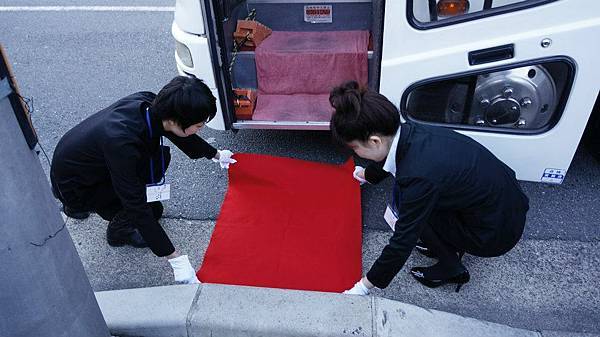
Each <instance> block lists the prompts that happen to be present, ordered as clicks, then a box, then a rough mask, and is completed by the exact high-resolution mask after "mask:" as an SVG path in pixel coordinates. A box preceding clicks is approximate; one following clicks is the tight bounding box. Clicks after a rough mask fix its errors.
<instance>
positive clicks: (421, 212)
mask: <svg viewBox="0 0 600 337" xmlns="http://www.w3.org/2000/svg"><path fill="white" fill-rule="evenodd" d="M402 180H403V181H402V182H398V181H396V182H395V183H396V184H399V185H400V186H399V187H400V189H399V193H398V194H399V195H398V197H397V198H398V200H399V203H398V212H399V214H398V221H397V222H396V227H395V230H394V235H393V236H392V237H391V238H390V241H389V243H388V244H387V245H386V246H385V247H384V248H383V251H382V252H381V255H380V256H379V258H377V260H376V261H375V263H373V266H371V269H370V270H369V272H368V273H367V279H368V280H369V281H371V283H373V285H375V286H376V287H377V288H382V289H383V288H385V287H387V286H388V285H389V284H390V282H391V281H392V279H393V278H394V277H395V276H396V274H398V272H399V271H400V269H402V267H403V266H404V263H406V260H407V259H408V257H409V256H410V253H411V251H412V250H413V248H414V247H415V245H416V244H417V240H418V238H419V236H420V235H421V232H422V230H423V225H424V224H425V223H426V221H427V220H428V218H429V216H430V215H431V212H432V210H433V208H434V206H435V203H436V201H437V199H438V190H437V188H436V186H435V185H434V184H433V183H432V182H430V181H428V180H425V179H422V178H410V179H402Z"/></svg>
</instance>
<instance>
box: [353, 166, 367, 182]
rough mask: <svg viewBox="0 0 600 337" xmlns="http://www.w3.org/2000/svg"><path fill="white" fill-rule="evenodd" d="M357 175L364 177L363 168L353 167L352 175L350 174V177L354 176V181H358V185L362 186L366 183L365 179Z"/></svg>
mask: <svg viewBox="0 0 600 337" xmlns="http://www.w3.org/2000/svg"><path fill="white" fill-rule="evenodd" d="M359 173H362V176H363V177H364V176H365V168H364V167H362V166H354V173H352V176H354V179H356V180H358V181H359V182H360V184H361V185H362V184H364V183H366V182H367V180H366V179H364V178H361V177H359V176H358V174H359Z"/></svg>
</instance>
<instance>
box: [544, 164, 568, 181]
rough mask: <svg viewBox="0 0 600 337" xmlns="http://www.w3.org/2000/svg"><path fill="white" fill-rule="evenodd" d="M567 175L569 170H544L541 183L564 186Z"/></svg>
mask: <svg viewBox="0 0 600 337" xmlns="http://www.w3.org/2000/svg"><path fill="white" fill-rule="evenodd" d="M566 174H567V170H564V169H553V168H547V169H545V170H544V174H543V175H542V180H541V181H542V182H544V183H550V184H562V182H563V180H565V175H566Z"/></svg>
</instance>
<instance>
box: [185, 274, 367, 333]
mask: <svg viewBox="0 0 600 337" xmlns="http://www.w3.org/2000/svg"><path fill="white" fill-rule="evenodd" d="M192 310H193V312H192V313H191V316H190V323H191V327H190V336H198V337H199V336H215V337H216V336H219V337H229V336H232V337H254V336H262V337H268V336H277V337H285V336H298V337H299V336H311V337H313V336H323V337H327V336H356V337H359V336H372V335H373V331H372V319H373V317H372V311H371V297H363V296H346V295H341V294H331V293H318V292H307V291H292V290H281V289H267V288H254V287H236V286H225V285H214V284H204V285H203V288H202V291H201V293H200V296H199V297H198V301H197V302H196V303H195V305H194V308H193V309H192Z"/></svg>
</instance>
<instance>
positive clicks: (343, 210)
mask: <svg viewBox="0 0 600 337" xmlns="http://www.w3.org/2000/svg"><path fill="white" fill-rule="evenodd" d="M235 159H237V161H238V162H237V163H236V164H234V165H232V166H231V168H230V169H229V189H228V191H227V194H226V196H225V200H224V202H223V206H222V208H221V214H220V215H219V218H218V220H217V225H216V227H215V230H214V233H213V235H212V238H211V241H210V244H209V246H208V250H207V252H206V255H205V257H204V262H203V264H202V267H201V268H200V270H199V271H198V278H199V279H200V281H202V282H208V283H221V284H235V285H249V286H260V287H271V288H284V289H301V290H315V291H329V292H341V291H343V290H346V289H349V288H351V287H352V286H353V285H354V283H355V282H356V281H357V280H358V279H359V278H360V277H361V270H362V267H361V254H362V252H361V249H362V248H361V241H362V233H361V231H362V227H361V208H360V187H359V184H358V182H356V181H355V180H354V179H353V178H352V171H353V168H354V163H353V162H352V160H350V161H348V162H347V163H346V164H344V165H329V164H320V163H315V162H308V161H302V160H296V159H289V158H280V157H272V156H266V155H257V154H236V155H235Z"/></svg>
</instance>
